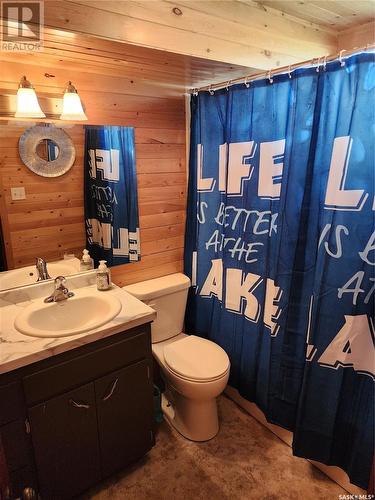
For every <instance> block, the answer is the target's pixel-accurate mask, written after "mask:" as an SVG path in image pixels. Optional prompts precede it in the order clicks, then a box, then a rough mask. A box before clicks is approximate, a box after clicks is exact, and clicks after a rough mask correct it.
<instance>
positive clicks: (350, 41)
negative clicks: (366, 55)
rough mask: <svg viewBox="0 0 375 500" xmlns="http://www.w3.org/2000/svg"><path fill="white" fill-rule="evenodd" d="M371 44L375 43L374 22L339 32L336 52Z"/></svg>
mask: <svg viewBox="0 0 375 500" xmlns="http://www.w3.org/2000/svg"><path fill="white" fill-rule="evenodd" d="M374 6H375V3H374ZM373 43H375V21H371V22H370V23H365V24H363V25H361V26H355V27H353V28H349V29H347V30H343V31H340V33H339V36H338V50H350V49H354V48H355V47H366V45H367V44H368V45H371V44H373Z"/></svg>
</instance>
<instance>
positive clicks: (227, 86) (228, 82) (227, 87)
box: [225, 80, 232, 92]
mask: <svg viewBox="0 0 375 500" xmlns="http://www.w3.org/2000/svg"><path fill="white" fill-rule="evenodd" d="M231 82H232V80H229V81H227V85H226V87H225V88H226V89H227V92H229V85H230V84H231Z"/></svg>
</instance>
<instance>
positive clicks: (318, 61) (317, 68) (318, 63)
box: [316, 57, 320, 73]
mask: <svg viewBox="0 0 375 500" xmlns="http://www.w3.org/2000/svg"><path fill="white" fill-rule="evenodd" d="M316 64H317V66H316V72H317V73H319V71H320V69H319V66H320V57H318V60H317V62H316Z"/></svg>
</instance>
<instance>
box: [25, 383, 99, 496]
mask: <svg viewBox="0 0 375 500" xmlns="http://www.w3.org/2000/svg"><path fill="white" fill-rule="evenodd" d="M29 419H30V426H31V436H32V441H33V446H34V453H35V461H36V465H37V471H38V479H39V487H40V492H41V495H42V497H43V498H54V499H57V498H70V497H73V496H74V495H76V494H77V493H80V492H81V491H83V490H85V489H87V488H88V487H89V486H91V485H92V484H94V483H95V482H97V481H98V480H99V479H100V461H99V443H98V435H97V422H96V411H95V393H94V384H93V383H90V384H87V385H85V386H82V387H80V388H78V389H75V390H74V391H71V392H68V393H65V394H63V395H61V396H59V397H56V398H53V399H50V400H49V401H46V402H45V403H41V404H39V405H37V406H34V407H32V408H30V409H29Z"/></svg>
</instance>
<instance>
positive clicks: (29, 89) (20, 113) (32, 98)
mask: <svg viewBox="0 0 375 500" xmlns="http://www.w3.org/2000/svg"><path fill="white" fill-rule="evenodd" d="M14 116H15V118H45V117H46V115H45V114H44V113H43V111H42V110H41V108H40V106H39V102H38V98H37V96H36V93H35V90H34V89H33V86H32V85H31V83H30V82H29V81H28V80H27V78H26V76H23V77H22V78H21V81H20V84H19V87H18V91H17V110H16V114H15V115H14Z"/></svg>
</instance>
